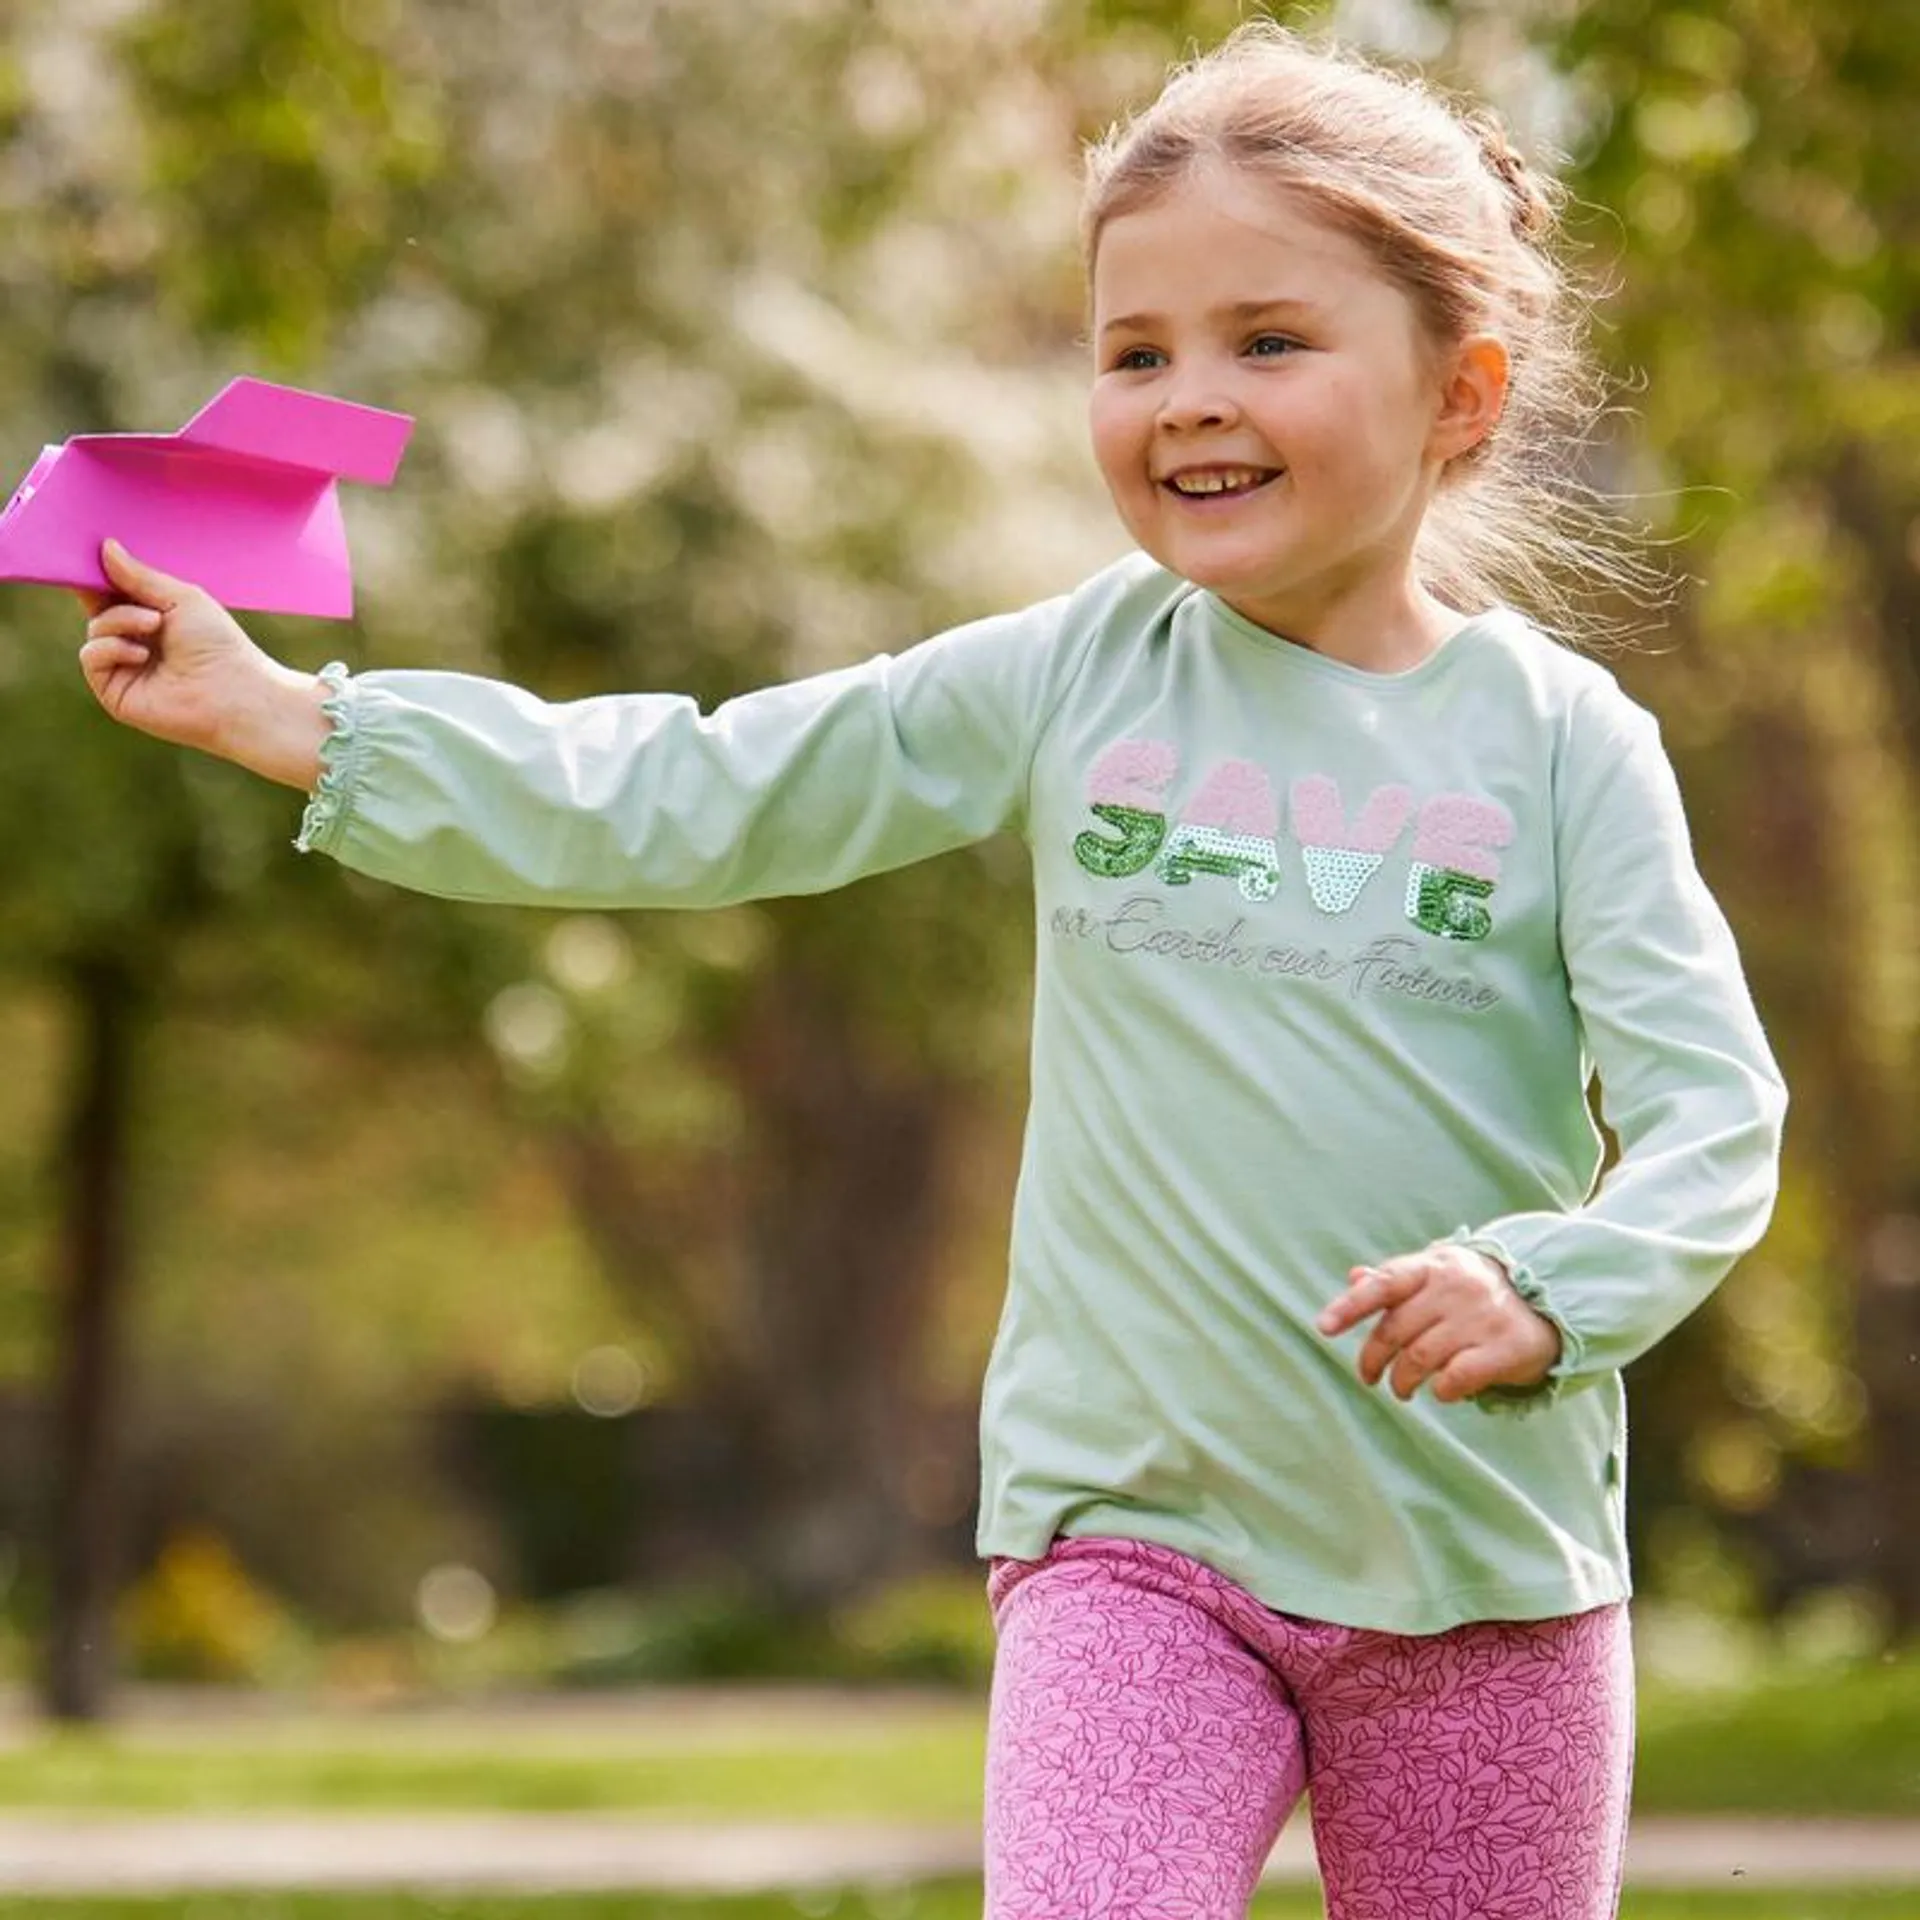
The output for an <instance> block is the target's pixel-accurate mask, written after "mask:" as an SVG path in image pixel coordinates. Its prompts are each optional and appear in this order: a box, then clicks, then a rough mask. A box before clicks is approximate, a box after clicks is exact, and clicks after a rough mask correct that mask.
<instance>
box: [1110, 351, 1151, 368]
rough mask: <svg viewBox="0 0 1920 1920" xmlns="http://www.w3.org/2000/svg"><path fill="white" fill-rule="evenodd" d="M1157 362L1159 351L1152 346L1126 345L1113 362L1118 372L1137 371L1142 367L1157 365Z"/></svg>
mask: <svg viewBox="0 0 1920 1920" xmlns="http://www.w3.org/2000/svg"><path fill="white" fill-rule="evenodd" d="M1159 364H1160V354H1159V351H1158V350H1157V349H1156V348H1153V347H1128V348H1126V349H1125V350H1124V351H1123V352H1122V353H1121V354H1120V355H1119V357H1118V358H1117V359H1116V360H1115V361H1114V363H1113V365H1114V370H1115V371H1116V372H1118V373H1138V372H1140V371H1141V370H1142V369H1143V368H1147V367H1157V366H1158V365H1159Z"/></svg>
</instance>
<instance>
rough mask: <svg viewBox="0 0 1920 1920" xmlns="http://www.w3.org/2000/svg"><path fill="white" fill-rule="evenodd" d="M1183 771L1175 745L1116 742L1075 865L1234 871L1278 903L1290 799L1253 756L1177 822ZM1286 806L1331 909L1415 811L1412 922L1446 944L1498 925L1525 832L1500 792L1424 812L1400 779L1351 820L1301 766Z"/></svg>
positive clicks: (1246, 889)
mask: <svg viewBox="0 0 1920 1920" xmlns="http://www.w3.org/2000/svg"><path fill="white" fill-rule="evenodd" d="M1179 771H1180V758H1179V753H1178V751H1177V749H1175V748H1174V747H1173V746H1172V745H1171V744H1170V743H1169V742H1167V741H1165V740H1155V739H1148V738H1129V739H1124V740H1118V741H1115V742H1113V743H1112V744H1111V745H1110V746H1108V747H1107V748H1106V749H1105V750H1104V751H1103V752H1102V753H1101V754H1100V755H1099V757H1098V758H1097V759H1096V760H1095V761H1094V763H1093V766H1092V767H1091V769H1090V770H1089V771H1088V774H1087V782H1086V796H1087V805H1088V808H1089V810H1090V811H1091V812H1092V814H1093V816H1094V818H1095V819H1096V820H1097V821H1098V822H1099V823H1100V826H1101V828H1102V829H1104V831H1094V830H1091V829H1089V830H1087V831H1084V832H1082V833H1079V834H1077V835H1076V836H1075V838H1074V842H1073V855H1074V858H1075V860H1076V861H1078V863H1079V864H1080V866H1081V867H1083V868H1084V869H1085V870H1086V871H1087V872H1088V873H1090V874H1093V875H1094V876H1095V877H1096V878H1098V879H1102V880H1125V879H1131V878H1132V877H1134V876H1135V875H1137V874H1141V873H1145V872H1146V871H1148V870H1149V869H1151V870H1152V872H1153V874H1154V877H1155V878H1156V879H1158V880H1159V881H1160V882H1161V883H1162V885H1164V886H1168V887H1182V888H1184V887H1189V886H1191V885H1192V884H1193V882H1194V881H1195V880H1196V879H1200V878H1203V877H1205V878H1216V879H1223V880H1231V881H1232V882H1233V883H1234V885H1235V887H1236V888H1237V889H1238V891H1239V894H1240V897H1241V898H1242V899H1244V900H1246V901H1248V902H1250V903H1253V904H1260V903H1263V902H1265V901H1269V900H1272V899H1273V898H1274V897H1275V896H1276V895H1277V894H1278V893H1279V892H1280V888H1281V867H1280V853H1279V836H1280V808H1279V804H1278V802H1277V800H1276V798H1275V795H1274V790H1273V787H1272V785H1271V784H1270V782H1269V781H1268V778H1267V775H1266V773H1265V772H1264V771H1263V770H1262V769H1261V768H1260V767H1258V766H1256V765H1255V764H1254V763H1253V762H1252V761H1249V760H1239V759H1231V760H1223V761H1220V762H1218V763H1217V764H1216V765H1214V766H1213V767H1212V768H1211V769H1210V770H1209V771H1208V773H1207V775H1206V777H1205V779H1204V780H1202V782H1201V784H1200V788H1199V790H1198V792H1196V793H1195V794H1194V796H1193V798H1192V800H1191V801H1190V802H1189V803H1188V804H1187V806H1186V808H1185V809H1184V811H1182V812H1181V814H1180V816H1179V818H1178V821H1177V823H1176V822H1175V821H1173V819H1172V818H1171V811H1170V807H1169V801H1168V794H1169V790H1170V789H1171V788H1172V786H1173V783H1174V781H1175V779H1176V777H1177V776H1178V774H1179ZM1287 805H1288V813H1289V816H1290V818H1289V821H1288V826H1289V829H1290V835H1291V838H1292V839H1293V840H1294V841H1295V842H1296V844H1297V845H1298V847H1299V849H1300V861H1301V868H1302V871H1303V873H1304V875H1305V879H1306V887H1307V896H1308V898H1309V899H1310V900H1311V901H1312V902H1313V904H1314V906H1315V908H1316V909H1317V910H1318V911H1319V912H1320V913H1323V914H1326V915H1328V916H1329V917H1333V918H1337V917H1339V916H1340V915H1342V914H1346V913H1350V912H1351V911H1352V910H1353V908H1354V907H1355V905H1356V904H1357V903H1358V902H1359V900H1360V897H1361V895H1362V894H1363V893H1364V892H1365V891H1366V888H1367V886H1368V884H1369V882H1371V881H1372V879H1373V877H1374V875H1375V874H1376V873H1378V872H1379V870H1380V868H1381V866H1382V864H1383V863H1384V861H1385V859H1386V856H1387V854H1388V853H1389V852H1391V851H1392V850H1393V848H1394V847H1395V846H1396V845H1397V844H1398V843H1399V841H1400V839H1401V837H1402V836H1403V835H1404V833H1405V831H1406V827H1407V822H1408V820H1409V819H1413V820H1414V822H1415V825H1414V835H1413V847H1412V858H1411V862H1410V865H1409V870H1408V873H1407V883H1406V891H1405V895H1404V898H1403V902H1402V905H1403V909H1404V912H1405V914H1406V918H1407V919H1408V920H1409V921H1410V922H1411V923H1412V924H1413V925H1414V926H1415V927H1417V928H1419V929H1420V931H1421V932H1422V933H1425V934H1429V935H1431V936H1433V937H1434V938H1436V939H1440V940H1457V941H1478V940H1484V939H1486V938H1487V936H1488V935H1489V934H1490V933H1491V932H1492V931H1493V925H1494V922H1493V915H1492V913H1491V911H1490V910H1489V907H1488V902H1489V901H1490V900H1491V898H1492V896H1493V893H1494V891H1495V889H1496V887H1497V886H1498V884H1499V881H1500V872H1501V867H1500V851H1501V849H1503V848H1506V847H1509V846H1511V845H1512V844H1513V840H1514V837H1515V831H1516V829H1515V826H1514V820H1513V816H1512V814H1510V813H1509V812H1508V811H1507V809H1506V808H1505V807H1503V806H1501V805H1499V804H1498V803H1497V802H1496V801H1492V800H1487V799H1483V798H1480V797H1478V796H1476V795H1473V794H1465V793H1443V794H1438V795H1436V796H1435V797H1434V798H1432V799H1430V800H1428V801H1426V802H1425V803H1424V804H1422V805H1421V806H1420V807H1419V811H1418V814H1417V817H1416V815H1415V811H1414V809H1415V800H1414V794H1413V791H1412V789H1411V788H1409V787H1407V786H1404V785H1402V784H1399V783H1397V782H1396V783H1393V784H1389V785H1384V786H1378V787H1375V788H1374V789H1373V790H1372V791H1371V792H1370V793H1369V794H1368V795H1367V797H1366V800H1365V801H1364V802H1363V803H1362V805H1361V807H1360V810H1359V813H1358V815H1357V816H1355V817H1354V818H1352V819H1349V818H1348V814H1347V808H1346V802H1345V800H1344V798H1343V796H1342V794H1341V791H1340V787H1339V784H1338V783H1337V782H1336V781H1334V780H1332V779H1331V778H1329V777H1328V776H1327V775H1325V774H1304V775H1302V776H1301V777H1299V778H1298V779H1296V780H1294V781H1293V783H1292V784H1291V786H1290V787H1289V788H1288V790H1287Z"/></svg>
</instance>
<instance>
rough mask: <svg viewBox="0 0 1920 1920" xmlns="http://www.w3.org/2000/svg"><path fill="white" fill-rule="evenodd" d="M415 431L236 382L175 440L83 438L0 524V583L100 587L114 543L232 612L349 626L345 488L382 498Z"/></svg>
mask: <svg viewBox="0 0 1920 1920" xmlns="http://www.w3.org/2000/svg"><path fill="white" fill-rule="evenodd" d="M412 431H413V421H412V420H411V419H410V418H409V417H408V416H407V415H406V414H403V413H387V412H383V411H382V410H381V409H380V408H378V407H363V406H360V405H358V404H356V403H355V402H353V401H350V400H335V399H332V398H330V397H329V396H328V395H326V394H323V393H306V392H303V391H301V390H300V389H299V388H297V387H281V386H275V385H274V384H273V383H272V382H270V381H266V380H251V379H241V380H235V381H233V382H231V383H230V384H229V385H228V386H227V387H225V388H224V389H223V390H222V391H221V392H220V393H218V394H216V395H215V396H214V398H213V399H212V400H210V401H209V402H208V403H207V405H206V406H204V407H203V408H201V410H200V411H199V412H198V413H196V414H195V415H194V416H193V418H192V419H191V420H190V421H188V422H187V424H186V425H185V426H184V427H183V428H181V430H180V431H179V432H178V433H157V434H135V433H92V434H81V435H78V436H76V437H75V438H74V439H71V440H69V441H67V442H66V443H65V444H64V445H63V446H57V447H48V448H47V449H46V450H45V451H44V452H43V453H42V454H41V455H40V458H39V459H38V460H37V461H35V462H34V466H33V470H32V472H30V473H29V474H28V475H27V477H26V479H25V480H24V481H22V482H21V485H20V488H19V491H18V492H17V493H15V495H14V496H13V499H12V501H11V502H10V503H9V504H8V506H7V509H6V511H5V513H3V514H0V580H31V581H37V582H40V583H42V584H45V585H48V586H57V587H90V588H93V589H96V590H101V589H105V588H107V587H108V585H109V583H108V581H107V577H106V575H105V574H104V573H103V572H102V571H101V568H100V546H101V542H102V541H104V540H105V539H107V538H108V537H109V536H111V537H113V538H114V539H116V540H118V541H119V542H120V543H121V544H122V545H123V546H125V547H127V548H128V549H129V550H130V551H132V552H133V553H134V554H136V555H137V556H138V557H139V558H140V559H142V560H144V561H146V562H147V563H148V564H149V565H151V566H155V567H158V568H160V569H161V571H162V572H165V573H171V574H175V575H177V576H178V577H179V578H181V579H183V580H191V581H193V582H194V583H195V584H196V585H198V586H202V587H205V588H206V590H207V591H208V592H209V593H211V594H212V595H213V597H214V598H215V599H216V600H219V601H220V602H222V603H223V604H224V605H226V606H229V607H238V608H244V609H246V610H249V611H251V612H256V613H307V614H318V615H321V616H322V617H324V618H329V619H345V618H346V617H347V616H349V615H350V614H351V613H352V612H353V570H352V566H351V563H350V562H349V560H348V557H347V532H346V526H345V523H344V522H343V521H342V519H341V516H340V492H339V485H338V483H339V482H340V481H342V480H355V481H359V482H361V483H362V484H363V485H366V486H375V487H384V486H386V485H387V484H388V483H389V482H390V481H391V480H392V479H393V476H394V473H395V470H396V469H397V468H398V467H399V465H400V456H401V455H402V454H403V453H404V452H405V451H406V445H407V438H408V435H409V434H411V433H412Z"/></svg>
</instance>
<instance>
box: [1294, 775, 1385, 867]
mask: <svg viewBox="0 0 1920 1920" xmlns="http://www.w3.org/2000/svg"><path fill="white" fill-rule="evenodd" d="M1287 800H1288V805H1289V806H1290V807H1291V809H1292V813H1293V837H1294V838H1295V839H1296V840H1297V841H1299V842H1300V844H1301V845H1302V846H1303V847H1334V848H1338V849H1339V850H1340V851H1342V852H1344V853H1385V852H1386V851H1387V850H1388V849H1389V848H1390V847H1391V846H1392V845H1393V843H1394V842H1395V841H1396V840H1398V839H1399V838H1400V835H1401V832H1402V831H1403V829H1404V828H1405V827H1406V824H1407V816H1408V815H1409V814H1410V813H1411V812H1412V811H1413V789H1412V788H1411V787H1399V786H1394V787H1375V788H1374V790H1373V791H1372V792H1371V793H1370V794H1368V795H1367V804H1366V805H1365V806H1364V807H1362V808H1361V809H1360V818H1359V819H1358V820H1357V821H1356V822H1355V823H1354V826H1353V828H1352V830H1351V831H1349V830H1348V827H1347V810H1346V806H1345V804H1344V803H1343V802H1342V800H1341V798H1340V789H1339V787H1338V785H1337V784H1336V783H1335V782H1333V781H1332V780H1330V779H1328V778H1327V776H1326V775H1325V774H1324V773H1308V774H1303V775H1302V776H1301V777H1300V778H1299V779H1298V780H1296V781H1295V782H1294V783H1293V785H1292V787H1290V788H1289V789H1288V793H1287Z"/></svg>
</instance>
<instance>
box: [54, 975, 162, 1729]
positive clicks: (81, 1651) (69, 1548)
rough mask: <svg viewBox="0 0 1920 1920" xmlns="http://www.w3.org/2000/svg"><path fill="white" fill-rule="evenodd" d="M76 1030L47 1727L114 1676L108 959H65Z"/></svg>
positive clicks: (116, 1137)
mask: <svg viewBox="0 0 1920 1920" xmlns="http://www.w3.org/2000/svg"><path fill="white" fill-rule="evenodd" d="M66 977H67V985H68V988H69V995H70V1000H71V1004H72V1006H73V1008H74V1010H75V1014H76V1017H77V1025H78V1045H77V1048H76V1053H75V1063H74V1072H73V1077H72V1098H71V1101H70V1103H69V1107H68V1112H67V1120H66V1125H65V1127H64V1128H63V1130H62V1141H61V1148H62V1151H61V1159H60V1165H59V1168H58V1170H57V1175H56V1177H57V1179H58V1181H59V1184H60V1187H61V1192H62V1205H61V1218H60V1228H59V1234H60V1238H59V1250H58V1263H59V1265H58V1297H59V1315H60V1325H59V1344H58V1348H57V1355H56V1365H57V1367H58V1369H59V1379H58V1384H57V1391H56V1399H55V1408H54V1430H53V1449H52V1456H53V1457H52V1466H53V1470H52V1476H51V1490H50V1491H51V1498H50V1521H49V1535H50V1543H49V1544H50V1556H49V1557H50V1564H51V1573H52V1587H51V1595H50V1600H51V1604H50V1609H49V1617H48V1624H47V1639H46V1646H45V1665H44V1669H43V1672H42V1677H41V1692H42V1700H43V1704H44V1706H45V1709H46V1711H47V1713H48V1714H49V1715H51V1716H52V1717H53V1718H54V1719H56V1720H67V1721H83V1720H98V1719H100V1718H101V1717H102V1716H103V1715H104V1714H105V1712H106V1709H107V1704H108V1693H109V1689H110V1687H111V1683H112V1679H113V1671H114V1661H113V1604H114V1599H115V1590H116V1586H117V1582H118V1576H119V1552H120V1531H121V1529H120V1498H119V1495H120V1486H119V1475H118V1459H117V1453H118V1447H117V1439H118V1435H117V1431H116V1427H117V1421H118V1417H119V1413H120V1409H121V1406H122V1404H123V1395H122V1392H121V1383H120V1378H119V1336H120V1319H121V1314H122V1308H123V1302H124V1300H125V1296H126V1291H127V1280H128V1273H127V1265H128V1262H127V1247H128V1235H127V1224H126V1210H127V1172H128V1164H129V1141H128V1122H129V1106H130V1090H131V1083H132V1077H133V1074H132V1054H133V1047H134V1036H135V1033H136V1031H137V1029H138V1025H139V1019H140V1009H139V995H140V985H139V981H138V979H137V977H136V975H135V973H134V970H133V968H132V967H131V966H129V965H128V964H127V963H126V962H124V961H122V960H120V959H118V958H116V957H101V956H91V957H88V958H86V959H82V960H78V961H75V962H73V963H71V964H70V965H69V966H68V968H67V975H66Z"/></svg>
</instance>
